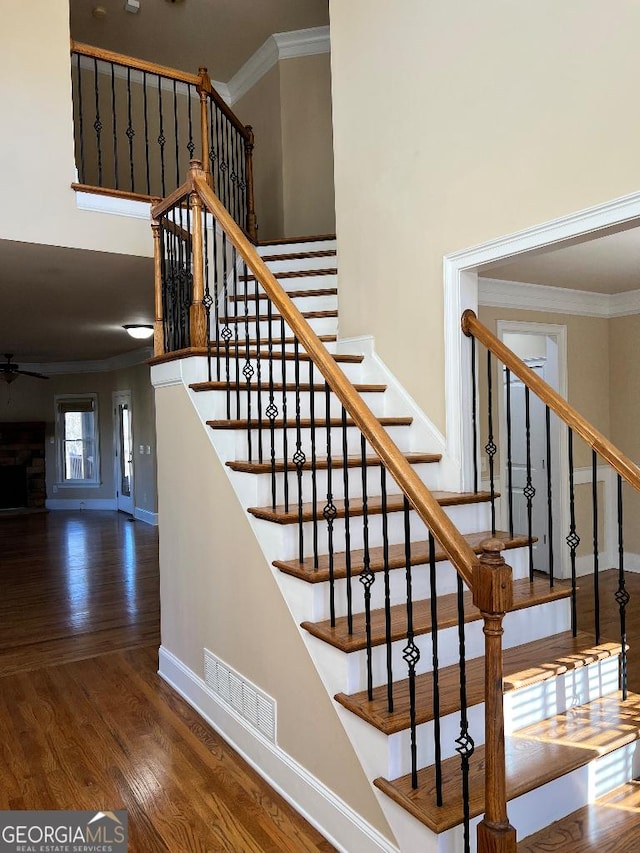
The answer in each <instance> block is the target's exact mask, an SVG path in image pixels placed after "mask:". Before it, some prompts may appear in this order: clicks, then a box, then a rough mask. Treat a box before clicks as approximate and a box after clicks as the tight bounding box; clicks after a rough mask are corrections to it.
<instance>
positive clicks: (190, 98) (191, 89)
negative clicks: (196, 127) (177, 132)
mask: <svg viewBox="0 0 640 853" xmlns="http://www.w3.org/2000/svg"><path fill="white" fill-rule="evenodd" d="M195 91H196V90H195V86H194V85H193V84H192V83H189V84H187V105H188V109H187V116H188V119H189V141H188V142H187V151H188V152H189V160H193V152H194V151H195V150H196V143H195V142H194V141H193V113H192V101H193V96H194V93H195ZM204 166H205V164H204V163H203V164H202V167H203V168H204Z"/></svg>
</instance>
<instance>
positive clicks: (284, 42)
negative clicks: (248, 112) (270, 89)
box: [215, 27, 331, 106]
mask: <svg viewBox="0 0 640 853" xmlns="http://www.w3.org/2000/svg"><path fill="white" fill-rule="evenodd" d="M330 51H331V43H330V39H329V27H311V28H310V29H307V30H294V31H293V32H290V33H274V34H273V35H271V36H269V38H268V39H267V40H266V41H265V43H264V44H263V45H262V47H260V48H258V50H257V51H256V52H255V53H254V54H253V56H251V57H249V59H248V60H247V61H246V62H245V64H244V65H243V66H242V68H240V69H239V70H238V71H236V73H235V74H234V75H233V77H232V78H231V80H229V82H228V83H227V84H226V93H228V96H229V100H228V103H229V104H230V105H231V106H233V105H234V104H235V103H236V102H237V101H239V100H240V98H241V97H242V96H243V95H246V93H247V92H248V91H249V89H251V88H253V86H255V85H256V83H257V82H258V80H260V79H261V78H262V77H264V75H265V74H266V73H267V72H268V71H270V70H271V69H272V68H273V66H274V65H276V64H277V63H278V62H279V61H280V60H281V59H293V58H295V57H297V56H313V55H316V54H320V53H329V52H330ZM215 85H216V88H217V87H218V84H217V83H216V84H215ZM225 100H226V99H225Z"/></svg>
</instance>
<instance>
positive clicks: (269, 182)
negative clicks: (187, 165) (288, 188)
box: [233, 64, 284, 240]
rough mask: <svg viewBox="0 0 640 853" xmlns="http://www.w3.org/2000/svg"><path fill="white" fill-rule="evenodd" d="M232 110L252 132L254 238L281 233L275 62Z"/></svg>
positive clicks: (278, 94) (277, 71)
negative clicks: (253, 138)
mask: <svg viewBox="0 0 640 853" xmlns="http://www.w3.org/2000/svg"><path fill="white" fill-rule="evenodd" d="M233 110H234V112H235V113H236V115H237V116H238V118H240V120H241V121H243V122H244V123H245V124H250V125H251V126H252V127H253V132H254V135H255V140H256V144H255V149H254V152H253V160H254V163H253V165H254V180H255V192H254V195H255V203H256V216H257V218H258V237H259V239H260V240H270V239H275V238H277V237H282V236H283V234H284V208H283V196H282V190H283V186H282V125H281V104H280V65H279V64H278V65H275V66H274V67H273V68H272V69H271V70H270V71H268V72H267V73H266V74H265V75H264V77H262V78H261V79H260V80H259V81H258V82H257V83H256V85H255V86H254V87H253V88H252V89H250V90H249V91H248V92H247V94H246V95H244V96H243V97H242V98H241V99H240V100H239V101H238V102H237V103H236V104H234V105H233Z"/></svg>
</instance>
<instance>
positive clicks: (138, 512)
mask: <svg viewBox="0 0 640 853" xmlns="http://www.w3.org/2000/svg"><path fill="white" fill-rule="evenodd" d="M133 517H134V518H135V519H137V520H138V521H144V523H145V524H150V525H151V526H152V527H157V526H158V513H157V512H151V511H150V510H148V509H140V507H139V506H137V507H135V509H134V510H133Z"/></svg>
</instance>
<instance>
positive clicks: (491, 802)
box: [473, 539, 516, 853]
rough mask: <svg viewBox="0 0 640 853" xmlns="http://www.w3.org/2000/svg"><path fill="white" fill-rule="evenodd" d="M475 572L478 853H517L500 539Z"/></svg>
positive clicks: (486, 549)
mask: <svg viewBox="0 0 640 853" xmlns="http://www.w3.org/2000/svg"><path fill="white" fill-rule="evenodd" d="M480 547H481V548H482V554H481V556H480V559H479V561H478V562H477V563H476V565H475V567H474V571H473V603H474V604H475V606H476V607H477V608H478V609H479V610H480V612H481V613H482V618H483V620H484V629H483V630H484V636H485V712H484V714H485V756H486V759H485V814H484V817H483V819H482V821H481V822H480V824H479V825H478V853H516V831H515V829H514V828H513V827H512V826H511V824H510V823H509V818H508V817H507V785H506V765H505V749H504V704H503V690H502V635H503V634H504V629H503V627H502V620H503V619H504V615H505V613H506V612H507V611H509V610H510V609H511V606H512V604H513V580H512V572H511V566H507V565H506V563H505V561H504V558H503V557H502V554H501V553H500V552H501V551H502V550H503V549H504V543H503V542H500V541H499V540H498V539H487V540H485V541H484V542H482V544H481V546H480Z"/></svg>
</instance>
